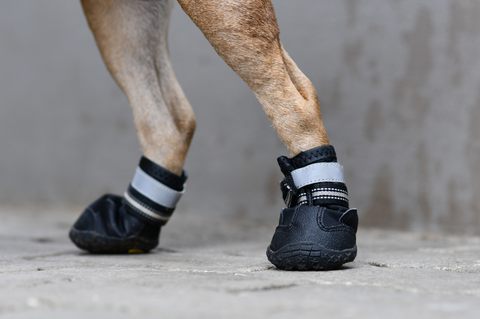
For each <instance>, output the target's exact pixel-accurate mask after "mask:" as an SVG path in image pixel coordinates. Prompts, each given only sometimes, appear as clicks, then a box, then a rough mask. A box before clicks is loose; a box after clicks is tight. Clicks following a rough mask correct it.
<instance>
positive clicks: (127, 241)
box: [69, 227, 158, 254]
mask: <svg viewBox="0 0 480 319" xmlns="http://www.w3.org/2000/svg"><path fill="white" fill-rule="evenodd" d="M69 236H70V239H71V240H72V241H73V243H74V244H75V245H77V247H78V248H81V249H84V250H88V251H89V252H91V253H98V254H129V253H130V254H133V253H146V252H148V251H150V250H152V249H153V248H155V247H156V246H157V245H158V240H145V239H142V238H139V237H137V236H130V237H126V238H117V237H110V236H105V235H103V234H100V233H97V232H92V231H80V230H77V229H75V228H74V227H72V229H71V230H70V234H69Z"/></svg>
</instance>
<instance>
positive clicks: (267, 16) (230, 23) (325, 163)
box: [178, 0, 358, 270]
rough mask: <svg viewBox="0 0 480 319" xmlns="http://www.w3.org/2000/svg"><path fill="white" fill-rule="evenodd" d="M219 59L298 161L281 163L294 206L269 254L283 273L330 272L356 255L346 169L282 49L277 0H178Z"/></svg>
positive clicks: (312, 97) (312, 95)
mask: <svg viewBox="0 0 480 319" xmlns="http://www.w3.org/2000/svg"><path fill="white" fill-rule="evenodd" d="M178 2H179V3H180V5H181V6H182V8H183V9H184V11H185V12H186V13H187V14H188V15H189V16H190V18H191V19H192V20H193V22H194V23H195V24H196V25H197V26H198V27H199V28H200V30H202V32H203V33H204V35H205V37H206V38H207V39H208V41H210V43H211V44H212V46H213V47H214V48H215V50H216V51H217V53H218V54H219V55H220V56H221V57H222V58H223V59H224V60H225V62H227V64H228V65H229V66H230V67H231V68H232V69H233V70H234V71H235V72H236V73H237V74H238V75H239V76H240V77H241V78H242V79H243V80H244V81H245V82H246V83H247V84H248V86H249V87H250V88H251V89H252V91H253V92H254V93H255V95H256V96H257V98H258V100H259V101H260V103H261V104H262V106H263V108H264V110H265V112H266V114H267V115H268V117H269V118H270V120H271V121H272V123H273V126H274V128H275V130H276V131H277V133H278V135H279V137H280V139H281V140H282V141H283V142H284V143H285V145H286V146H287V148H288V150H289V152H290V154H291V156H292V158H287V157H280V158H279V159H278V163H279V165H280V168H281V170H282V172H283V173H284V174H285V179H284V180H283V181H282V183H281V189H282V193H283V197H284V200H285V203H286V204H287V208H286V209H284V210H282V212H281V215H280V225H279V226H278V227H277V229H276V231H275V234H274V236H273V239H272V242H271V244H270V246H269V248H268V250H267V256H268V258H269V260H270V261H271V262H272V263H273V264H274V265H275V266H277V267H278V268H282V269H287V270H290V269H301V270H318V269H330V268H336V267H339V266H341V265H342V264H344V263H346V262H349V261H352V260H353V259H354V258H355V256H356V252H357V248H356V245H355V234H356V230H357V224H358V217H357V212H356V210H355V209H348V196H347V188H346V186H345V180H344V177H343V168H342V166H341V165H340V164H338V163H337V158H336V155H335V150H334V149H333V147H332V146H331V145H328V144H329V141H328V137H327V134H326V132H325V129H324V126H323V123H322V116H321V113H320V106H319V103H318V97H317V94H316V92H315V89H314V88H313V86H312V84H311V82H310V81H309V80H308V78H307V77H306V76H305V75H304V74H303V73H302V72H301V71H300V70H299V69H298V67H297V66H296V65H295V63H294V62H293V61H292V59H290V57H289V56H288V54H287V52H286V51H285V50H284V49H283V47H282V44H281V42H280V40H279V33H280V31H279V28H278V25H277V21H276V17H275V13H274V11H273V6H272V4H271V2H270V0H178Z"/></svg>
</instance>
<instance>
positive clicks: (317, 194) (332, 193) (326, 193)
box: [312, 191, 348, 200]
mask: <svg viewBox="0 0 480 319" xmlns="http://www.w3.org/2000/svg"><path fill="white" fill-rule="evenodd" d="M329 196H330V197H343V198H345V199H346V200H348V196H347V194H345V193H341V192H335V191H318V192H312V197H313V198H315V197H329Z"/></svg>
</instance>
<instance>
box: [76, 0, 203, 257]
mask: <svg viewBox="0 0 480 319" xmlns="http://www.w3.org/2000/svg"><path fill="white" fill-rule="evenodd" d="M172 5H173V0H146V1H129V0H105V1H97V0H82V6H83V8H84V11H85V15H86V17H87V20H88V24H89V26H90V28H91V30H92V32H93V35H94V37H95V40H96V42H97V45H98V47H99V49H100V52H101V54H102V57H103V59H104V61H105V64H106V66H107V68H108V70H109V71H110V73H111V74H112V76H113V78H114V79H115V81H116V82H117V83H118V85H119V86H120V88H121V89H122V90H123V92H124V93H125V94H126V96H127V98H128V100H129V102H130V105H131V107H132V110H133V115H134V119H135V126H136V129H137V133H138V138H139V141H140V145H141V147H142V150H143V153H144V155H145V156H144V157H142V159H141V161H140V164H139V167H138V168H137V171H136V174H135V176H134V179H133V181H132V183H131V184H130V186H129V187H128V189H127V191H126V192H125V195H124V197H120V196H115V195H105V196H103V197H101V198H100V199H99V200H97V201H96V202H94V203H93V204H91V205H90V206H89V207H88V208H87V209H86V210H85V212H84V213H83V214H82V215H81V216H80V218H79V220H78V221H77V222H76V223H75V225H74V226H73V227H72V230H71V232H70V238H71V239H72V241H73V242H74V243H75V244H76V245H77V246H79V247H80V248H83V249H86V250H89V251H91V252H104V253H105V252H112V253H113V252H115V253H122V252H139V251H148V250H150V249H152V248H154V247H155V246H156V245H157V244H158V236H159V232H160V227H161V226H163V225H164V224H165V223H166V222H167V221H168V219H169V218H170V216H171V214H172V213H173V210H174V208H175V205H176V203H177V201H178V199H179V198H180V196H181V195H182V193H183V191H184V182H185V179H186V175H185V174H184V173H183V172H182V168H183V165H184V162H185V157H186V155H187V151H188V148H189V146H190V142H191V139H192V136H193V132H194V130H195V117H194V114H193V110H192V108H191V106H190V104H189V103H188V101H187V99H186V98H185V95H184V94H183V92H182V89H181V88H180V86H179V84H178V82H177V80H176V78H175V75H174V73H173V70H172V67H171V64H170V60H169V56H168V46H167V30H168V22H169V18H170V11H171V8H172Z"/></svg>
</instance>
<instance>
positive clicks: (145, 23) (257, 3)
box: [82, 0, 329, 174]
mask: <svg viewBox="0 0 480 319" xmlns="http://www.w3.org/2000/svg"><path fill="white" fill-rule="evenodd" d="M178 2H179V3H180V5H181V7H182V8H183V10H184V11H185V12H186V13H187V14H188V15H189V16H190V18H191V19H192V21H193V22H194V23H195V24H196V25H197V26H198V27H199V28H200V30H201V31H202V32H203V34H204V35H205V37H206V38H207V39H208V41H210V43H211V44H212V46H213V47H214V49H215V50H216V51H217V53H218V54H219V55H220V56H221V57H222V58H223V59H224V60H225V62H226V63H227V64H228V65H229V66H230V67H231V68H232V69H233V70H234V71H235V72H236V73H237V74H238V75H239V76H240V77H241V78H242V79H243V80H244V81H245V82H246V83H247V84H248V86H249V87H250V88H251V89H252V91H253V92H254V93H255V95H256V97H257V98H258V100H259V101H260V103H261V104H262V106H263V108H264V110H265V112H266V114H267V115H268V117H269V118H270V120H271V121H272V123H273V126H274V128H275V130H276V131H277V133H278V135H279V137H280V139H281V140H282V141H283V142H284V143H285V145H286V146H287V148H288V150H289V152H290V155H292V156H295V155H297V154H298V153H300V152H301V151H306V150H308V149H311V148H314V147H317V146H321V145H327V144H329V141H328V137H327V134H326V132H325V129H324V127H323V123H322V117H321V112H320V106H319V103H318V97H317V94H316V92H315V89H314V87H313V85H312V84H311V82H310V81H309V80H308V78H307V77H306V76H305V75H304V74H303V73H302V72H301V71H300V70H299V69H298V67H297V66H296V64H295V63H294V62H293V60H292V59H291V58H290V57H289V56H288V54H287V52H286V51H285V50H284V49H283V47H282V44H281V42H280V39H279V33H280V31H279V28H278V25H277V21H276V17H275V13H274V10H273V6H272V4H271V2H270V0H178ZM82 5H83V8H84V11H85V15H86V17H87V20H88V23H89V26H90V28H91V30H92V32H93V34H94V36H95V39H96V41H97V44H98V47H99V49H100V52H101V53H102V56H103V59H104V61H105V64H106V65H107V68H108V70H109V71H110V73H111V74H112V76H113V77H114V79H115V80H116V81H117V83H118V84H119V86H120V87H121V88H122V90H123V91H124V92H125V94H126V96H127V98H128V99H129V101H130V104H131V107H132V110H133V114H134V118H135V125H136V128H137V133H138V137H139V141H140V144H141V146H142V150H143V152H144V154H145V156H146V157H148V158H150V159H151V160H152V161H154V162H156V163H157V164H159V165H161V166H163V167H165V168H167V169H168V170H170V171H172V172H173V173H176V174H180V173H181V170H182V167H183V164H184V161H185V157H186V155H187V151H188V148H189V146H190V142H191V139H192V136H193V132H194V130H195V117H194V114H193V110H192V108H191V107H190V104H189V103H188V101H187V99H186V98H185V95H184V94H183V91H182V89H181V88H180V86H179V84H178V82H177V80H176V78H175V75H174V73H173V70H172V67H171V64H170V60H169V56H168V46H167V31H168V22H169V17H170V11H171V8H172V5H173V0H143V1H138V0H82Z"/></svg>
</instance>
